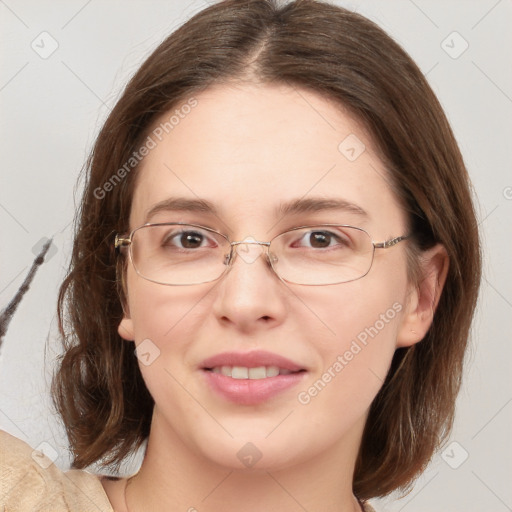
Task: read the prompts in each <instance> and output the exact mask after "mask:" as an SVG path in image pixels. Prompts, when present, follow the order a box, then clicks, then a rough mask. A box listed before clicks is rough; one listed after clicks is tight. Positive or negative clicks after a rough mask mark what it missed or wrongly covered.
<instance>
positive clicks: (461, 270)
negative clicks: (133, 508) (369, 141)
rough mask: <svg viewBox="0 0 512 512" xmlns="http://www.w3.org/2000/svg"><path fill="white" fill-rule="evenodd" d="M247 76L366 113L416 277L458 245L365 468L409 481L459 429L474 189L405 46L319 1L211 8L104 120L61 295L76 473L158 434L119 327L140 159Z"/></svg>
mask: <svg viewBox="0 0 512 512" xmlns="http://www.w3.org/2000/svg"><path fill="white" fill-rule="evenodd" d="M246 79H248V80H253V81H258V82H261V83H281V84H288V85H289V86H292V87H297V88H308V89H309V90H312V91H314V92H317V93H319V94H321V95H323V96H324V97H328V98H330V99H333V100H334V101H335V102H337V103H338V104H339V105H340V106H342V107H343V108H345V109H348V110H349V111H350V112H351V113H352V114H353V115H355V116H356V118H357V119H358V120H359V121H360V122H362V123H363V124H364V125H365V127H366V128H367V129H368V130H369V132H370V134H371V136H372V137H373V141H374V143H375V144H376V146H377V148H378V150H379V152H380V156H381V158H382V159H383V161H384V163H385V164H386V166H387V169H388V172H389V175H390V177H391V181H392V183H393V187H394V190H395V192H396V194H397V197H398V198H399V200H400V201H401V203H402V206H403V207H404V209H405V211H406V213H407V215H408V220H409V225H410V227H411V231H412V232H413V233H414V237H413V239H412V241H411V246H412V248H413V249H411V252H410V254H409V256H410V257H409V266H410V269H409V270H411V274H410V275H414V272H412V270H413V269H414V267H415V262H417V260H418V257H419V255H420V254H421V251H422V250H426V249H428V248H429V247H432V246H433V245H434V244H436V243H441V244H443V245H444V247H445V248H446V251H447V253H448V256H449V259H450V265H449V272H448V277H447V281H446V284H445V286H444V290H443V292H442V295H441V298H440V302H439V305H438V308H437V311H436V313H435V316H434V320H433V323H432V326H431V328H430V330H429V331H428V333H427V335H426V336H425V338H424V339H423V340H422V341H421V342H420V343H418V344H416V345H414V346H411V347H409V348H400V349H397V350H396V352H395V354H394V357H393V361H392V365H391V368H390V371H389V374H388V375H387V378H386V380H385V382H384V384H383V386H382V388H381V390H380V392H379V393H378V395H377V397H376V398H375V400H374V401H373V403H372V405H371V409H370V412H369V416H368V419H367V423H366V427H365V430H364V434H363V439H362V443H361V446H360V451H359V456H358V459H357V463H356V468H355V474H354V482H353V489H354V492H355V494H356V495H357V496H358V497H359V498H360V499H368V498H372V497H376V496H383V495H386V494H388V493H390V492H391V491H393V490H395V489H405V488H407V487H408V486H409V485H410V484H411V482H412V481H413V479H414V478H415V477H417V476H418V475H419V473H420V472H421V471H422V470H423V469H424V468H425V466H426V464H427V463H428V461H429V460H430V458H431V457H432V455H433V453H434V451H435V450H436V449H437V448H438V447H439V445H440V442H441V441H442V440H444V439H445V437H446V435H447V434H448V433H449V431H450V429H451V426H452V422H453V416H454V408H455V399H456V395H457V393H458V390H459V387H460V383H461V374H462V369H463V360H464V353H465V349H466V345H467V341H468V335H469V329H470V324H471V320H472V316H473V313H474V308H475V304H476V300H477V295H478V287H479V282H480V272H481V257H480V245H479V238H478V230H477V222H476V218H475V212H474V207H473V204H472V196H471V188H470V183H469V178H468V174H467V171H466V169H465V166H464V162H463V158H462V156H461V153H460V151H459V148H458V146H457V143H456V141H455V138H454V135H453V133H452V130H451V128H450V126H449V123H448V121H447V119H446V117H445V114H444V112H443V110H442V108H441V106H440V104H439V102H438V100H437V99H436V97H435V95H434V93H433V92H432V90H431V88H430V87H429V85H428V83H427V81H426V79H425V77H424V76H423V74H422V73H421V71H420V70H419V69H418V67H417V66H416V65H415V64H414V62H413V61H412V60H411V58H410V57H409V56H408V55H407V53H406V52H405V51H404V50H403V49H402V48H401V47H400V46H399V45H398V44H397V43H395V42H394V41H393V40H392V39H391V38H390V37H389V36H388V35H387V34H386V33H385V32H384V31H383V30H382V29H380V28H379V27H378V26H377V25H376V24H374V23H373V22H371V21H369V20H368V19H366V18H365V17H363V16H361V15H359V14H356V13H353V12H350V11H348V10H345V9H343V8H340V7H337V6H334V5H330V4H327V3H323V2H319V1H314V0H297V1H295V2H291V3H288V4H284V5H280V4H279V3H278V1H277V0H243V1H242V0H227V1H221V2H219V3H216V4H214V5H213V6H210V7H208V8H206V9H204V10H203V11H201V12H199V13H198V14H197V15H195V16H194V17H192V18H191V19H190V20H189V21H188V22H187V23H185V24H184V25H183V26H181V27H180V28H179V29H178V30H176V31H175V32H174V33H172V34H171V35H170V36H169V37H168V38H167V39H165V40H164V41H163V42H162V43H161V44H160V45H159V46H158V48H157V49H156V50H155V51H154V52H153V53H152V54H151V55H150V57H149V58H148V59H147V60H146V61H145V62H144V63H143V65H142V66H141V68H140V69H139V70H138V71H137V72H136V74H135V75H134V76H133V78H132V79H131V80H130V82H129V83H128V85H127V86H126V88H125V90H124V92H123V94H122V96H121V98H120V99H119V101H118V102H117V104H116V105H115V107H114V108H113V110H112V112H111V113H110V115H109V117H108V119H107V120H106V122H105V124H104V126H103V127H102V129H101V131H100V133H99V135H98V137H97V140H96V142H95V144H94V147H93V150H92V152H91V154H90V156H89V158H88V160H87V163H86V166H85V169H84V170H85V188H84V192H83V197H82V201H81V205H80V208H79V210H78V212H77V217H76V219H75V238H74V245H73V252H72V258H71V262H70V267H69V272H68V275H67V277H66V279H65V281H64V282H63V284H62V286H61V288H60V293H59V302H58V313H59V327H60V332H61V336H62V339H63V345H64V353H63V356H62V358H61V361H60V365H59V368H58V370H57V371H56V374H55V375H54V381H53V385H52V393H53V397H54V402H55V405H56V407H57V409H58V411H59V413H60V414H61V416H62V418H63V422H64V425H65V428H66V431H67V435H68V437H69V441H70V445H71V449H72V453H73V456H74V460H73V467H75V468H84V467H87V466H89V465H90V464H92V463H99V464H100V465H102V466H103V467H108V466H110V467H114V468H119V465H120V463H121V462H122V461H123V459H124V458H125V457H126V456H127V455H128V454H129V453H131V452H132V451H133V450H135V449H137V448H138V447H140V446H141V444H142V443H143V442H144V441H145V440H146V439H147V437H148V435H149V429H150V423H151V415H152V410H153V405H154V402H153V399H152V397H151V395H150V394H149V392H148V390H147V389H146V386H145V384H144V381H143V379H142V376H141V373H140V371H139V367H138V364H137V359H136V357H135V356H134V353H133V348H134V347H133V345H132V344H130V343H126V342H125V341H123V340H122V339H121V338H120V336H119V335H118V332H117V327H118V324H119V321H120V320H121V318H122V315H123V303H124V301H125V291H124V289H123V286H122V285H121V284H120V283H121V281H122V279H121V277H122V275H123V272H124V271H125V268H124V263H123V260H121V261H119V260H118V259H116V254H115V251H114V249H113V241H114V234H115V233H123V232H126V231H128V227H129V226H128V219H129V214H130V206H131V199H132V194H133V190H134V180H135V177H136V174H137V165H136V163H137V162H135V161H134V160H133V158H134V154H135V152H136V151H137V149H138V148H140V147H141V145H142V144H143V142H144V140H145V139H146V138H147V135H148V130H149V128H150V127H151V126H152V123H154V121H155V119H156V118H158V117H159V116H161V115H162V114H163V113H165V112H170V111H171V109H172V108H174V107H175V106H177V105H179V104H180V103H183V102H184V101H186V100H187V99H190V98H191V97H193V95H194V94H197V93H198V92H200V91H202V90H204V89H206V88H207V87H208V86H210V85H213V84H221V83H228V82H232V81H237V80H246ZM131 159H132V160H131ZM127 162H130V164H129V165H128V166H127V165H126V164H127ZM121 169H124V172H122V171H121Z"/></svg>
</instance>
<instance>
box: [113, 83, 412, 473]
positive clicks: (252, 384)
mask: <svg viewBox="0 0 512 512" xmlns="http://www.w3.org/2000/svg"><path fill="white" fill-rule="evenodd" d="M189 105H193V107H191V108H183V109H180V108H179V107H178V113H177V114H176V117H175V118H174V120H173V123H172V125H170V124H168V125H167V132H168V133H166V130H165V129H162V128H161V127H160V129H158V124H159V123H157V124H155V128H157V130H156V131H154V132H153V134H152V135H151V137H152V139H153V140H154V142H155V143H156V145H155V147H153V148H152V149H151V150H150V152H149V154H148V155H147V156H146V157H145V159H144V161H143V162H142V165H141V167H140V168H139V170H138V171H137V172H138V173H139V174H138V176H137V183H136V187H135V192H134V197H133V203H132V210H131V216H130V228H131V229H134V228H136V227H139V226H141V225H143V224H144V223H146V222H152V223H159V222H185V223H192V224H200V225H203V226H207V227H210V228H212V229H215V230H218V231H221V232H223V233H225V234H226V235H228V236H229V239H230V240H231V241H235V240H237V241H242V240H245V239H247V238H250V239H253V240H260V241H269V240H271V239H272V238H273V237H274V236H276V235H278V234H279V233H281V232H283V231H286V230H288V229H290V228H293V227H297V226H304V225H318V224H349V225H354V226H357V227H361V228H364V229H365V230H366V231H368V233H369V234H370V235H371V237H372V239H373V240H374V241H384V240H388V239H390V238H393V237H396V236H400V235H404V234H406V220H405V215H404V213H403V211H402V210H401V208H400V206H399V204H398V202H397V200H396V199H395V197H394V195H393V193H392V191H391V189H390V186H389V183H388V181H387V176H388V175H387V172H386V170H385V169H384V167H383V164H382V162H381V161H380V159H379V158H378V156H377V154H376V151H375V148H374V146H373V144H372V141H371V140H370V138H369V137H368V135H367V133H366V132H365V130H364V129H363V128H362V126H361V125H360V124H359V123H358V122H357V121H356V120H354V119H353V118H352V117H351V116H349V115H347V114H343V113H342V112H341V111H340V109H339V108H338V109H336V108H335V107H334V106H333V104H332V103H330V102H328V101H327V100H326V99H324V98H322V97H321V96H319V95H316V94H314V93H312V92H308V91H306V90H302V89H299V90H297V89H294V88H291V87H287V86H269V85H259V86H257V85H243V86H237V87H235V86H233V87H228V86H216V87H214V88H210V89H208V90H206V91H204V92H203V93H201V94H199V95H196V96H195V100H193V101H190V102H189ZM173 113H175V111H173V112H170V113H168V114H166V115H165V116H162V118H161V120H160V121H162V122H165V121H168V120H169V118H170V117H171V115H172V114H173ZM178 114H179V115H178ZM160 121H159V122H160ZM170 126H171V127H172V129H169V127H170ZM160 139H161V140H160ZM150 145H151V146H153V144H150ZM170 198H185V199H188V200H190V201H198V200H203V201H207V202H208V203H211V205H213V206H214V208H215V213H213V212H210V211H206V210H204V211H201V210H199V209H198V210H196V211H194V210H173V209H166V208H158V209H157V211H156V212H154V213H153V214H152V215H151V216H149V217H148V214H149V213H150V210H152V209H154V207H155V205H158V204H159V203H162V202H165V201H167V200H169V199H170ZM325 199H332V200H338V201H344V202H345V203H346V205H345V206H343V205H342V206H341V207H337V208H318V209H317V208H315V207H313V206H312V205H314V204H315V203H314V202H315V201H316V200H325ZM299 200H300V201H302V202H303V203H304V202H306V201H307V202H310V203H309V206H310V207H309V208H306V209H303V210H301V209H300V208H299V209H296V210H293V211H289V212H287V213H286V214H284V215H283V213H280V210H279V208H280V207H282V206H283V205H287V204H291V203H294V202H296V201H299ZM162 204H163V203H162ZM347 205H352V206H347ZM324 206H326V205H325V204H324ZM177 243H178V244H179V240H178V241H177ZM303 243H304V244H307V243H308V242H307V240H306V241H304V242H303ZM406 243H407V242H405V243H400V244H398V245H396V246H394V247H392V248H390V249H386V250H380V249H377V250H376V252H375V258H374V261H373V265H372V268H371V270H370V272H369V273H368V274H367V275H366V276H365V277H363V278H361V279H359V280H355V281H352V282H347V283H343V284H334V285H329V286H303V285H297V284H290V283H287V282H283V281H281V280H279V278H278V277H277V276H276V275H275V274H274V273H273V272H272V270H271V269H270V268H269V266H268V264H267V260H266V258H265V251H264V249H262V250H263V252H262V254H261V255H260V256H259V257H254V255H253V254H254V253H252V252H251V254H252V256H251V257H246V258H245V259H244V257H243V255H244V251H246V252H245V254H248V253H249V249H250V251H253V250H254V248H255V246H247V245H246V246H244V245H241V246H240V247H239V249H242V252H240V254H239V255H238V256H237V257H236V260H235V262H234V265H233V266H232V268H231V269H230V270H229V272H228V273H226V274H225V275H223V277H222V278H221V279H219V280H217V281H214V282H210V283H205V284H196V285H192V286H163V285H161V284H156V283H154V282H150V281H148V280H145V279H143V278H142V277H140V276H139V275H138V274H137V273H136V272H135V270H134V268H133V266H132V265H131V264H128V266H127V292H128V293H127V297H128V299H127V300H128V304H127V311H126V316H125V317H124V318H123V320H122V322H121V324H120V326H119V333H120V334H121V336H123V338H125V339H126V340H135V343H136V345H140V344H141V343H143V345H142V346H141V349H140V352H141V354H142V355H141V357H140V362H139V365H140V369H141V372H142V375H143V377H144V380H145V382H146V385H147V387H148V389H149V391H150V393H151V395H152V396H153V398H154V400H155V413H154V417H153V424H152V433H153V432H159V433H160V434H163V435H164V437H165V438H166V439H172V440H174V441H176V443H179V444H180V445H181V446H182V447H185V448H186V450H188V452H189V453H192V454H194V456H197V457H199V459H203V460H209V461H210V462H213V463H217V464H220V465H222V466H225V467H231V468H233V467H236V468H242V467H243V466H244V465H246V466H249V465H252V464H253V463H254V462H255V461H257V462H256V463H257V466H258V467H260V468H268V469H270V468H273V469H279V468H285V467H288V466H291V465H294V464H298V463H301V462H304V461H307V460H312V459H313V457H316V456H318V455H320V454H324V455H325V454H326V453H329V454H330V455H336V454H337V453H345V454H346V453H347V451H348V452H349V453H352V454H353V455H354V456H355V453H356V451H357V446H358V444H359V441H360V436H361V432H362V428H363V426H364V422H365V419H366V415H367V411H368V408H369V406H370V404H371V402H372V400H373V398H374V397H375V395H376V394H377V392H378V390H379V388H380V387H381V385H382V383H383V380H384V378H385V376H386V373H387V371H388V368H389V365H390V361H391V358H392V356H393V352H394V350H395V348H396V347H397V345H400V343H401V339H402V338H403V339H405V336H404V334H403V331H404V329H405V325H404V318H405V312H406V308H407V301H408V297H409V292H410V290H411V287H410V283H408V280H407V269H406V253H405V244H406ZM260 247H261V246H260ZM255 351H264V352H267V353H270V356H269V357H270V359H258V357H256V358H255V359H253V360H250V361H249V360H248V362H247V363H246V364H245V366H246V367H254V366H261V365H262V364H263V365H264V366H272V364H271V363H272V362H273V361H272V357H273V356H281V357H284V358H286V359H288V360H290V361H292V362H293V363H295V364H296V365H297V368H300V369H301V370H302V371H301V372H300V373H298V374H295V375H293V376H291V377H290V376H285V375H281V376H277V377H272V379H273V381H272V382H274V384H270V381H267V382H263V381H262V380H260V379H248V380H246V379H244V378H243V376H244V372H245V370H244V369H243V368H242V369H241V370H240V369H237V370H235V373H236V375H237V376H239V377H240V376H241V377H242V378H241V379H235V378H233V377H228V376H222V375H221V376H219V375H218V374H214V373H213V372H212V371H211V370H206V369H205V363H204V361H205V360H206V359H208V358H211V357H213V356H216V355H218V354H226V353H235V354H237V355H242V357H244V356H247V354H251V353H254V352H255ZM267 355H268V354H267ZM222 361H224V362H225V363H226V362H227V363H228V364H225V365H224V366H230V364H229V363H230V361H234V362H235V363H236V362H237V361H238V360H236V359H229V358H224V359H223V358H222V356H221V361H220V363H219V365H221V363H222ZM243 361H244V360H243V359H242V362H243ZM276 365H277V366H280V364H276ZM206 366H207V365H206ZM235 366H236V364H235ZM240 366H244V365H240ZM283 366H286V365H285V364H284V363H282V366H281V371H282V369H283ZM258 372H260V370H254V371H253V372H251V374H252V375H253V376H259V377H261V376H262V375H265V374H261V373H258ZM270 372H271V370H270ZM248 373H249V372H248V371H247V375H248ZM284 373H286V372H284ZM266 378H267V379H269V378H270V377H266ZM219 379H222V380H219ZM215 382H217V383H220V384H219V386H220V388H221V390H224V391H219V389H218V387H217V386H215ZM276 382H277V384H275V383H276ZM280 383H285V384H283V386H281V384H280ZM273 386H276V388H274V387H273ZM174 441H173V442H174ZM248 443H252V444H248ZM327 450H328V452H327ZM251 457H252V458H251ZM260 457H261V458H260ZM258 459H259V460H258ZM251 461H252V462H251Z"/></svg>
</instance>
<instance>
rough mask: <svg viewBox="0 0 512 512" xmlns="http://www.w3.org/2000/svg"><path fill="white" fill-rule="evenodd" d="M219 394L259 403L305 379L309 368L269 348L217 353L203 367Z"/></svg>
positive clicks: (236, 400) (243, 402)
mask: <svg viewBox="0 0 512 512" xmlns="http://www.w3.org/2000/svg"><path fill="white" fill-rule="evenodd" d="M199 369H200V370H201V373H202V374H203V375H204V378H205V380H206V383H207V385H208V387H209V390H210V391H212V392H213V393H214V394H215V396H216V397H220V398H222V399H223V400H227V401H229V402H231V403H235V404H237V405H257V404H261V403H264V402H266V401H268V400H270V399H271V398H273V397H276V396H277V395H279V394H283V393H284V392H285V391H286V390H289V389H290V388H292V387H293V386H296V385H297V384H299V383H300V382H301V381H303V380H304V378H305V376H306V375H307V373H308V370H307V369H306V368H304V367H302V366H301V365H300V364H298V363H295V362H293V361H291V360H290V359H288V358H285V357H283V356H280V355H277V354H272V353H271V352H265V351H253V352H243V353H241V352H230V353H223V354H217V355H216V356H213V357H211V358H209V359H207V360H206V361H204V362H203V364H202V365H201V366H200V368H199Z"/></svg>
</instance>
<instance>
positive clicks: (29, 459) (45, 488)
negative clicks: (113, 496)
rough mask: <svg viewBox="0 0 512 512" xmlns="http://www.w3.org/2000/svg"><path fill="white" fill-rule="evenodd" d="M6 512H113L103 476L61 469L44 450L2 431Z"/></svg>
mask: <svg viewBox="0 0 512 512" xmlns="http://www.w3.org/2000/svg"><path fill="white" fill-rule="evenodd" d="M0 510H1V511H2V512H113V508H112V506H111V505H110V502H109V500H108V498H107V495H106V494H105V491H104V490H103V486H102V485H101V482H100V477H99V476H97V475H93V474H92V473H88V472H87V471H81V470H77V469H72V470H70V471H66V472H64V471H61V470H60V469H59V468H58V467H57V466H56V465H55V464H52V462H51V460H50V459H48V458H47V457H45V456H44V455H43V454H42V453H41V452H36V451H34V450H33V449H32V448H31V447H30V446H29V445H28V444H27V443H25V442H23V441H22V440H20V439H18V438H16V437H14V436H11V435H10V434H8V433H7V432H4V431H3V430H0Z"/></svg>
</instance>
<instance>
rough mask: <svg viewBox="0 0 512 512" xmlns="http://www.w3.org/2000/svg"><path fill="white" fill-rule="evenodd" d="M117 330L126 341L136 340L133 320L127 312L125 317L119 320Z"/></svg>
mask: <svg viewBox="0 0 512 512" xmlns="http://www.w3.org/2000/svg"><path fill="white" fill-rule="evenodd" d="M117 332H118V333H119V336H121V338H123V339H125V340H126V341H134V338H135V336H134V329H133V320H132V319H131V318H130V317H129V316H127V315H126V314H125V315H124V316H123V319H122V320H121V321H120V322H119V326H118V327H117Z"/></svg>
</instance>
